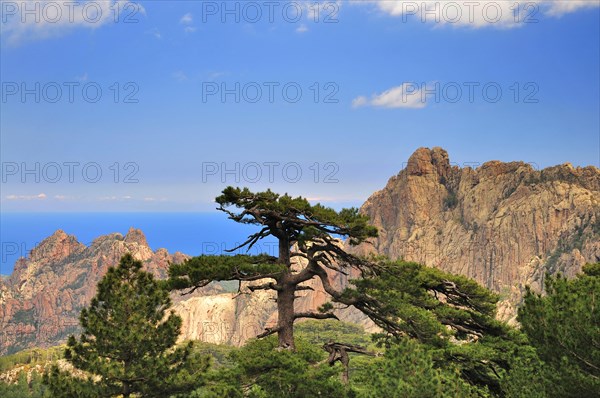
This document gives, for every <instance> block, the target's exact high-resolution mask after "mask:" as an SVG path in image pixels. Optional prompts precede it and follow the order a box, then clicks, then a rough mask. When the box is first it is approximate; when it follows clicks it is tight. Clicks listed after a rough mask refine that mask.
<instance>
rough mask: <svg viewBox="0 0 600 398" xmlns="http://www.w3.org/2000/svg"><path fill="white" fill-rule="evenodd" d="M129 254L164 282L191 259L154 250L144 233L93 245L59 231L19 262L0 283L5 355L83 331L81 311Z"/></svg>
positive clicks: (104, 239)
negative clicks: (175, 266) (173, 267)
mask: <svg viewBox="0 0 600 398" xmlns="http://www.w3.org/2000/svg"><path fill="white" fill-rule="evenodd" d="M127 252H130V253H132V254H133V255H134V257H135V258H136V259H139V260H141V261H143V262H144V267H145V269H147V270H148V271H150V272H152V273H153V274H155V275H156V276H157V277H159V278H164V277H166V270H167V268H168V263H169V262H179V261H183V259H184V258H185V256H184V255H183V254H181V253H175V254H173V255H170V254H169V253H168V252H167V250H165V249H159V250H157V251H155V252H154V251H152V250H151V249H150V248H149V247H148V244H147V243H146V238H145V237H144V234H143V233H142V232H141V231H139V230H136V229H130V230H129V232H128V233H127V235H125V236H123V235H121V234H118V233H116V234H111V235H106V236H102V237H99V238H97V239H96V240H94V241H93V242H92V243H91V245H90V246H85V245H83V244H81V243H79V242H78V241H77V239H76V238H75V237H74V236H70V235H67V234H66V233H65V232H63V231H61V230H58V231H56V232H55V233H54V234H53V235H52V236H50V237H48V238H46V239H45V240H44V241H42V242H41V243H40V244H39V245H38V246H37V247H36V248H34V249H33V250H32V251H31V253H30V254H29V256H28V257H27V258H21V259H19V260H18V261H17V262H16V264H15V267H14V271H13V273H12V275H11V276H10V277H9V278H7V279H5V280H3V281H0V354H7V353H11V352H15V351H18V350H21V349H24V348H29V347H34V346H39V347H48V346H52V345H57V344H60V343H62V342H64V341H65V339H66V337H67V336H68V334H70V333H73V332H74V331H76V330H78V324H79V321H78V316H79V311H80V310H81V308H83V307H84V306H86V305H87V304H88V303H89V301H90V300H91V298H92V297H93V296H94V294H95V292H96V285H97V283H98V281H99V280H100V278H101V277H102V276H103V275H104V274H105V273H106V271H107V269H108V267H110V266H115V265H117V264H118V262H119V259H120V258H121V256H122V255H123V254H125V253H127Z"/></svg>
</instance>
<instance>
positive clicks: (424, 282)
mask: <svg viewBox="0 0 600 398" xmlns="http://www.w3.org/2000/svg"><path fill="white" fill-rule="evenodd" d="M218 201H219V203H220V204H221V205H225V204H231V203H234V204H235V205H236V206H238V207H241V208H243V209H244V210H242V212H241V213H233V212H229V211H228V210H225V211H226V212H228V214H229V215H230V218H233V219H234V220H236V221H238V222H244V223H249V224H259V225H261V226H262V229H261V232H259V233H257V234H254V235H251V236H250V238H249V240H248V242H246V244H248V245H252V244H253V243H252V242H256V241H258V240H259V239H262V238H263V237H265V236H268V235H269V233H270V232H269V231H270V230H269V229H268V228H267V227H266V226H264V225H267V226H268V223H275V224H277V225H275V227H274V229H273V231H274V233H277V234H278V236H279V238H280V256H279V257H271V256H268V255H259V256H247V255H237V256H200V257H195V258H192V259H190V260H189V261H186V262H185V263H183V264H174V265H172V266H171V269H170V279H169V281H167V282H164V283H162V282H159V281H156V280H154V278H153V277H152V275H151V274H149V273H147V272H144V271H142V270H141V267H142V265H141V263H140V262H139V261H135V260H134V259H133V258H132V256H131V255H126V256H124V257H123V258H122V259H121V262H120V264H119V266H118V267H116V268H111V269H110V270H109V271H108V273H107V274H106V275H105V276H104V278H103V279H102V280H101V282H100V283H99V285H98V293H97V295H96V297H94V299H93V300H92V302H91V304H90V306H89V307H88V308H86V309H84V310H83V311H82V313H81V316H80V323H81V326H82V329H83V333H82V334H81V335H80V336H79V337H75V336H71V337H70V338H69V341H68V345H67V347H66V349H65V350H64V357H65V359H66V360H67V361H68V362H69V363H70V364H71V365H73V366H74V368H75V371H69V370H65V369H64V366H63V367H62V368H59V366H57V365H52V366H46V367H45V369H46V372H45V374H44V376H43V380H42V377H41V376H40V375H39V374H37V373H36V372H29V373H28V372H27V370H28V369H30V368H31V367H32V366H34V365H36V364H42V363H44V362H46V361H53V360H55V359H56V358H57V357H58V356H60V351H61V350H62V348H53V349H50V350H28V351H25V352H22V353H18V354H15V355H11V356H8V357H4V358H0V369H1V370H4V371H6V370H8V369H12V368H15V367H18V366H23V369H24V370H25V371H24V372H22V373H21V375H20V376H19V380H18V382H17V383H13V384H6V383H1V382H0V397H6V398H10V397H36V398H39V397H98V396H106V397H117V396H123V397H173V398H179V397H196V398H222V397H232V398H238V397H240V398H242V397H251V398H267V397H269V398H270V397H277V398H279V397H283V398H304V397H333V398H335V397H340V398H346V397H347V398H350V397H352V398H375V397H390V398H412V397H414V398H417V397H418V398H421V397H425V398H427V397H431V398H434V397H440V398H444V397H507V398H538V397H539V398H544V397H552V398H553V397H583V398H586V397H597V396H600V382H599V378H600V310H599V306H598V300H599V297H600V264H594V265H588V266H586V267H585V268H584V272H583V273H582V274H581V275H578V276H577V277H576V278H574V279H572V280H567V279H566V278H564V277H562V276H560V275H559V276H555V277H551V276H549V275H548V276H547V279H546V292H545V294H544V295H540V294H536V293H533V292H531V291H528V293H527V295H526V297H525V299H524V303H523V305H522V307H521V308H520V309H519V317H518V319H519V322H521V325H522V328H520V329H517V328H514V327H511V326H509V325H507V324H505V323H503V322H500V321H498V320H496V319H495V312H496V303H497V300H498V296H497V295H496V294H494V293H492V292H490V291H488V290H487V289H485V288H484V287H482V286H480V285H478V284H477V283H475V282H474V281H472V280H470V279H468V278H465V277H462V276H456V275H451V274H448V273H445V272H442V271H440V270H438V269H435V268H429V267H426V266H424V265H421V264H416V263H411V262H404V261H390V260H389V259H386V258H382V257H370V258H358V257H355V256H353V255H350V254H348V253H346V252H345V251H344V250H343V247H342V246H340V245H337V244H336V243H335V242H334V241H333V240H331V234H334V233H336V234H338V233H339V234H340V235H345V236H347V237H349V238H350V239H355V243H357V242H361V241H363V240H364V239H366V238H367V237H369V236H374V235H375V233H376V232H374V231H373V230H372V229H369V228H367V226H366V224H365V223H366V220H365V219H364V218H363V217H362V216H359V215H358V214H357V213H356V212H355V211H354V210H347V211H346V210H344V211H342V212H339V213H338V212H335V211H333V210H331V209H327V208H323V207H320V206H311V205H309V204H308V202H306V201H305V200H304V199H302V198H290V197H289V196H287V195H285V196H278V195H276V194H273V193H271V192H270V191H268V192H264V193H258V194H254V193H251V192H249V191H247V190H239V189H233V188H231V189H229V188H228V189H227V190H225V191H224V194H223V196H221V197H219V198H218ZM246 217H250V218H246ZM263 217H264V218H263ZM263 223H264V224H263ZM265 228H266V229H265ZM273 231H271V232H273ZM282 241H283V244H282V243H281V242H282ZM292 246H293V247H294V249H293V250H292V249H291V247H292ZM296 248H297V249H296ZM294 256H299V257H303V258H304V259H305V260H306V262H307V264H308V265H307V266H306V268H304V269H301V270H298V269H292V268H291V266H290V264H291V262H290V261H291V258H292V257H294ZM352 267H354V268H355V269H358V270H359V271H360V273H359V276H358V277H357V278H356V279H354V280H351V283H350V285H348V286H347V287H346V288H345V290H342V291H337V290H335V289H334V287H333V286H332V285H331V284H329V274H328V273H336V272H338V273H339V272H341V273H345V271H346V270H348V269H350V268H352ZM325 268H327V272H328V273H325V274H323V273H322V271H324V270H325ZM312 277H317V278H319V279H320V280H321V282H322V283H323V286H324V287H325V290H326V292H327V293H328V294H329V296H330V299H331V301H330V302H328V303H326V304H325V305H323V306H322V307H321V308H320V309H319V312H315V313H300V314H298V313H295V312H294V311H292V312H291V313H289V307H286V308H283V309H282V308H281V304H280V303H279V302H278V307H279V310H280V311H279V315H280V316H282V315H283V316H284V317H289V316H290V314H291V315H292V317H291V318H287V321H286V322H288V323H281V322H279V323H278V326H277V327H276V328H274V329H271V330H267V331H266V332H265V333H263V335H262V336H258V337H259V338H256V339H251V340H250V341H248V342H247V343H246V344H245V345H244V346H243V347H240V348H234V347H227V346H219V345H214V344H207V343H200V342H186V343H180V344H177V345H176V344H175V343H176V339H177V336H178V334H179V329H180V326H181V319H180V318H179V317H178V316H177V315H175V314H174V313H172V312H170V311H169V307H170V305H171V301H170V299H169V291H168V289H176V290H178V289H188V290H193V289H195V288H197V287H200V286H203V285H205V284H208V283H210V282H212V281H222V280H236V281H255V280H256V281H258V280H260V279H270V280H271V281H270V282H268V283H267V284H265V285H254V286H253V287H252V288H250V293H251V292H253V291H254V290H257V289H261V288H263V287H264V288H265V289H272V290H275V291H276V292H277V297H278V300H286V302H285V305H286V306H288V305H289V304H290V297H289V296H287V294H288V293H290V292H291V293H293V294H294V295H293V296H292V298H291V304H292V310H293V301H294V297H295V293H296V291H297V290H302V285H301V284H300V283H301V281H307V280H309V279H310V278H312ZM340 306H344V307H348V306H352V307H354V308H356V309H357V310H359V311H361V312H362V313H363V314H364V315H365V316H366V317H368V318H369V319H370V320H371V321H372V322H373V323H374V324H375V325H377V326H378V327H379V329H380V332H379V333H376V334H374V335H369V334H367V333H365V332H364V330H363V329H362V328H361V327H359V326H357V325H352V324H347V323H343V322H340V321H339V320H337V319H335V320H334V319H332V318H337V316H336V315H335V312H334V310H335V309H336V307H340ZM282 311H283V312H282ZM296 315H299V316H296ZM300 318H313V319H312V320H303V321H301V322H296V321H297V320H298V319H300ZM290 327H291V330H289V329H288V328H290ZM275 334H277V336H275Z"/></svg>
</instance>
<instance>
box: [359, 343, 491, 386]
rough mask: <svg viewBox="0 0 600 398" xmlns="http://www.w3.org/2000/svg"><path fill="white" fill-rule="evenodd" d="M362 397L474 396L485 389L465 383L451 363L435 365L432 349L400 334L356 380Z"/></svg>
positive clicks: (457, 369) (458, 370)
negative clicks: (394, 342) (400, 337)
mask: <svg viewBox="0 0 600 398" xmlns="http://www.w3.org/2000/svg"><path fill="white" fill-rule="evenodd" d="M355 384H356V387H357V390H358V392H359V394H358V395H359V397H362V398H380V397H386V398H455V397H461V398H471V397H473V398H475V397H481V396H486V395H487V392H486V391H485V390H480V389H477V388H476V387H474V386H472V385H471V384H469V383H467V382H466V381H465V380H464V379H463V378H462V377H461V374H460V369H459V368H458V367H456V366H453V365H452V364H450V365H448V366H444V367H437V366H436V365H435V361H434V354H433V353H432V350H431V349H430V348H429V347H428V346H426V345H425V344H421V343H419V342H417V341H415V340H413V339H408V338H403V339H400V340H399V341H397V343H396V344H394V345H392V346H390V347H389V348H388V350H387V351H386V353H385V356H384V357H383V358H377V359H375V360H372V361H371V363H370V364H368V365H367V366H365V367H364V368H363V369H362V370H360V372H359V374H358V375H357V377H356V381H355Z"/></svg>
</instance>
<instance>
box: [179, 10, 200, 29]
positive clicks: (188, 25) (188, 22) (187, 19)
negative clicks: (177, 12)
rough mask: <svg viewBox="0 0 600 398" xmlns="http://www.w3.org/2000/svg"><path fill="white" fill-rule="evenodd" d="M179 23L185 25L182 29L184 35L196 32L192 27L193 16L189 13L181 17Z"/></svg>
mask: <svg viewBox="0 0 600 398" xmlns="http://www.w3.org/2000/svg"><path fill="white" fill-rule="evenodd" d="M179 23H180V24H182V25H185V27H184V28H183V31H184V32H185V33H194V32H195V31H196V27H195V26H193V23H194V16H193V15H192V13H190V12H188V13H187V14H185V15H184V16H182V17H181V18H180V19H179Z"/></svg>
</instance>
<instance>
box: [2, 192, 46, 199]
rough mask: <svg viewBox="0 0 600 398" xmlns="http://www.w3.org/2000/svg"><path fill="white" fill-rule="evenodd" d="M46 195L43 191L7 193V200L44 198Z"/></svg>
mask: <svg viewBox="0 0 600 398" xmlns="http://www.w3.org/2000/svg"><path fill="white" fill-rule="evenodd" d="M47 197H48V196H47V195H46V194H45V193H40V194H38V195H7V196H6V199H7V200H44V199H46V198H47Z"/></svg>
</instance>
